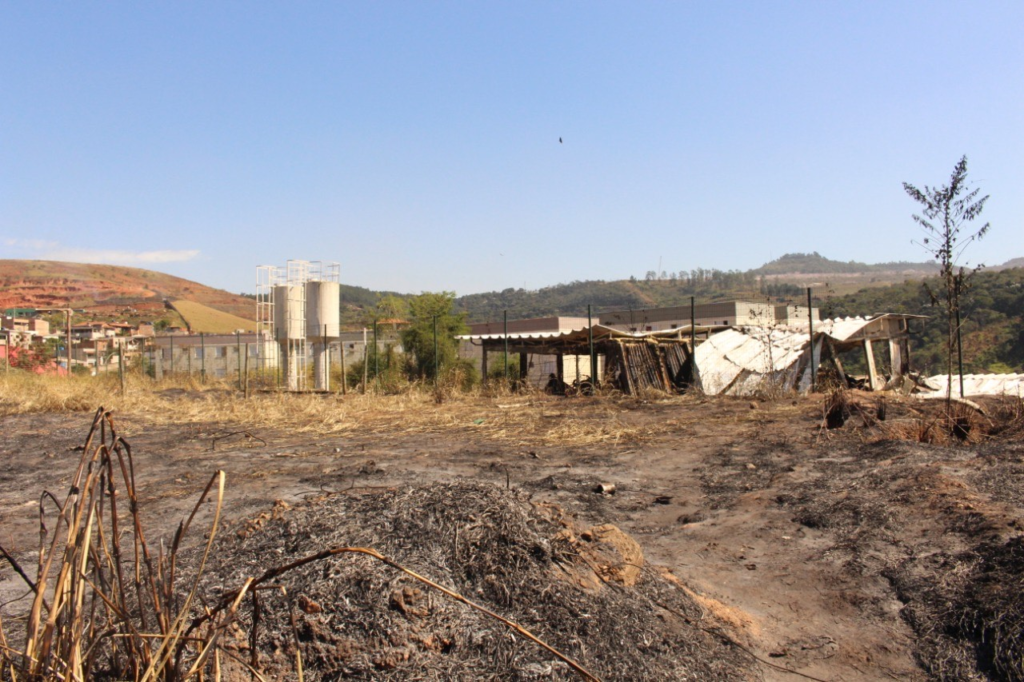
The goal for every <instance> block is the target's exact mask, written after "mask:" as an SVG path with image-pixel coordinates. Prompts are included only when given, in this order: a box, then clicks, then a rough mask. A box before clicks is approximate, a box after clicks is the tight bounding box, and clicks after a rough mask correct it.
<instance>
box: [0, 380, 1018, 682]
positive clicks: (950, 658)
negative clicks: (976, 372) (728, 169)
mask: <svg viewBox="0 0 1024 682" xmlns="http://www.w3.org/2000/svg"><path fill="white" fill-rule="evenodd" d="M854 398H855V400H853V402H854V404H856V403H857V400H858V399H856V396H854ZM181 399H182V400H188V399H189V396H187V395H185V396H182V398H181ZM513 400H514V402H513V401H511V400H509V399H508V398H504V399H486V400H483V399H481V400H477V401H476V402H473V403H472V404H465V405H463V406H458V405H456V406H450V405H447V406H442V407H438V408H436V409H438V410H447V412H446V413H445V419H444V421H443V422H441V421H439V422H438V423H437V424H435V425H426V426H424V425H423V423H422V421H421V422H417V423H416V428H415V429H412V428H404V427H403V424H402V422H401V421H400V420H397V419H396V420H393V421H392V422H391V424H390V428H389V427H388V426H387V425H384V426H379V425H374V426H372V427H367V426H365V425H360V424H352V425H351V426H350V427H348V428H345V429H344V430H341V431H335V432H329V431H326V432H319V433H318V432H309V431H296V430H294V429H290V428H285V427H284V426H275V425H273V424H272V423H264V424H251V423H246V422H243V421H233V420H231V419H222V420H209V421H205V422H194V423H191V424H188V425H175V424H169V423H166V422H161V421H159V420H155V419H153V418H152V417H150V416H147V415H145V414H134V413H130V412H129V413H125V414H123V415H118V416H117V418H118V419H119V423H120V425H121V429H122V435H124V436H125V438H127V439H128V440H129V441H130V442H131V444H132V446H133V449H134V452H135V457H136V467H137V472H138V473H137V475H138V479H139V488H140V491H141V495H142V500H141V501H142V504H143V508H144V515H145V516H146V517H147V518H148V519H149V520H150V521H151V523H152V524H153V527H154V529H153V531H152V532H151V535H153V534H156V535H159V534H160V533H170V532H171V531H173V528H174V527H175V526H176V524H177V522H178V520H179V519H180V518H181V517H182V515H184V514H186V513H187V511H188V510H189V509H190V508H191V505H192V503H193V502H194V499H195V497H196V495H197V494H198V491H199V490H200V489H201V488H202V485H203V484H204V482H205V481H206V480H207V479H208V477H209V475H210V473H212V472H213V471H214V470H216V469H218V468H220V469H224V470H226V471H227V473H228V500H227V505H226V509H225V515H226V518H227V524H226V526H225V530H224V533H223V536H222V539H223V540H224V544H223V545H220V546H219V548H218V550H217V554H216V555H215V558H216V560H215V566H214V567H213V568H212V569H211V571H210V572H209V573H208V574H207V580H208V583H207V589H209V590H210V591H211V592H213V593H216V592H217V591H218V590H225V589H232V588H233V587H236V586H237V585H235V584H234V583H235V582H236V581H237V580H238V579H239V578H240V577H241V576H242V575H251V574H253V573H256V572H258V571H259V570H260V569H261V568H266V567H269V566H270V565H277V564H279V563H284V562H285V561H287V560H288V558H291V557H297V556H303V555H307V554H310V553H312V552H314V551H318V550H320V549H323V548H324V547H326V546H328V545H332V544H338V545H342V544H347V545H350V544H354V543H356V542H359V543H366V544H370V545H373V546H374V547H375V548H376V549H378V550H379V551H381V552H383V553H384V554H385V555H389V556H391V557H392V558H393V559H395V560H396V561H398V562H399V563H404V562H409V563H410V564H413V565H415V567H416V568H415V570H417V571H418V572H422V573H424V574H426V575H428V577H431V578H435V579H437V580H438V581H439V582H442V583H446V584H448V585H449V586H450V587H452V588H454V589H456V591H459V592H461V593H463V594H464V595H465V596H466V597H467V598H470V599H481V600H483V601H485V602H486V603H487V604H488V605H489V606H490V607H491V608H493V609H494V610H495V611H496V612H498V613H501V614H502V615H505V616H508V617H511V618H512V619H513V620H518V621H520V623H521V624H522V625H523V626H524V627H527V628H528V629H530V630H536V634H538V635H541V636H542V637H543V638H545V639H549V640H550V643H552V645H554V646H555V647H556V648H559V649H564V650H565V653H567V654H570V655H572V656H575V657H578V658H579V659H580V662H581V663H583V662H585V663H586V665H588V666H590V667H592V668H593V672H595V673H596V674H598V675H600V676H602V677H608V678H610V679H630V678H632V679H643V678H647V679H654V678H667V679H684V678H685V679H693V678H695V677H696V678H714V677H716V676H717V677H719V678H722V679H724V678H726V677H732V678H735V677H736V676H743V675H753V676H760V677H762V678H764V679H771V680H776V679H778V680H782V679H794V678H793V677H792V675H790V674H789V673H786V672H783V671H782V670H780V668H781V669H790V670H794V671H799V672H800V673H803V674H805V675H810V676H812V677H815V678H819V679H829V680H839V679H844V680H852V679H879V678H887V679H927V678H936V679H970V678H981V679H984V678H990V679H1021V676H1022V671H1021V670H1020V660H1021V651H1020V649H1019V646H1020V644H1019V639H1020V638H1019V634H1018V635H1016V636H1014V633H1019V632H1020V631H1021V627H1022V620H1021V619H1022V615H1021V613H1022V607H1021V602H1020V594H1021V593H1022V592H1024V585H1022V583H1021V580H1022V578H1021V576H1022V571H1021V556H1022V550H1021V545H1020V542H1021V540H1020V537H1021V532H1022V528H1024V526H1022V523H1024V515H1022V509H1021V504H1022V501H1024V444H1022V441H1021V436H1020V430H1019V429H1014V428H1010V429H1004V430H1003V431H1002V432H1000V433H998V434H996V435H995V436H993V437H988V436H987V435H986V432H994V431H995V430H996V429H994V428H988V429H987V430H986V428H983V427H984V423H983V422H984V420H982V421H981V422H979V426H978V427H977V428H976V429H974V430H973V431H972V435H971V439H970V440H971V442H969V443H966V444H954V443H949V442H948V439H947V442H946V443H944V444H930V443H920V442H910V441H908V440H906V438H907V437H908V434H914V433H919V434H920V433H924V432H926V431H928V430H929V429H932V430H934V428H933V426H932V425H933V424H934V423H935V414H936V411H938V410H940V409H941V407H942V405H941V403H929V404H922V403H920V402H918V401H908V400H899V399H895V398H894V399H891V400H890V401H889V402H888V404H887V410H886V415H885V416H886V420H885V421H884V422H879V421H878V420H877V418H871V413H872V412H873V410H871V407H872V405H873V400H874V399H873V398H870V397H864V398H861V399H859V400H860V403H861V404H862V405H863V406H864V409H863V410H862V411H861V412H858V411H857V410H856V409H855V410H854V411H853V412H852V417H851V419H850V420H849V421H848V422H847V424H846V425H845V426H844V427H843V428H841V429H837V430H832V431H828V430H825V429H822V428H821V426H822V424H823V417H824V410H823V399H822V398H821V397H820V396H818V397H808V398H797V399H793V398H787V399H784V400H777V401H773V402H771V401H769V402H761V401H757V402H753V403H751V402H750V401H749V400H737V399H719V400H704V401H698V400H693V399H671V400H664V401H651V402H643V401H637V400H609V399H607V398H577V399H561V398H552V397H547V396H535V397H527V398H514V399H513ZM986 407H987V408H988V414H989V415H992V414H994V413H995V412H997V411H998V408H999V406H997V405H996V406H993V405H988V406H986ZM422 409H423V410H425V411H426V410H430V409H432V408H431V406H430V404H429V403H424V405H423V407H422ZM513 411H515V412H516V413H517V416H516V418H515V419H516V420H518V421H515V420H513V419H512V418H511V417H510V416H509V414H510V413H511V412H513ZM531 415H532V416H531ZM88 421H89V416H88V415H87V414H85V413H61V414H53V413H44V414H32V415H12V416H7V417H3V418H2V421H0V427H2V428H3V430H4V433H5V439H4V441H3V444H2V445H0V480H2V482H3V483H2V486H0V517H2V519H3V523H2V524H0V527H2V530H0V534H2V537H0V544H2V545H3V546H4V547H5V548H7V549H8V550H10V551H12V553H13V554H14V555H16V556H17V557H19V559H21V560H22V563H23V564H25V565H32V564H33V548H34V547H35V546H36V543H37V542H38V500H39V492H40V491H41V490H43V489H49V490H52V491H54V492H60V491H61V490H62V487H63V486H66V484H67V480H68V478H69V476H70V474H71V469H72V468H73V466H74V462H75V461H76V460H77V454H76V453H75V452H74V451H73V450H72V448H74V447H75V446H76V445H79V444H80V443H81V441H82V437H83V435H84V431H85V430H86V429H87V426H88ZM489 425H494V426H493V430H491V431H488V430H487V427H488V426H489ZM527 427H528V428H527ZM577 434H582V436H580V437H579V438H577V439H576V440H574V436H576V435H577ZM926 435H927V434H926ZM927 439H932V436H928V438H925V440H927ZM612 486H614V488H612ZM599 491H600V492H599ZM275 504H276V506H275ZM556 508H557V509H561V510H563V512H559V514H560V515H556V516H552V515H551V513H549V512H545V511H544V510H545V509H546V510H549V511H550V510H552V509H556ZM495 515H497V516H495ZM205 518H206V517H203V518H201V519H200V520H204V519H205ZM557 518H561V519H563V520H564V522H565V523H567V524H569V525H570V526H571V528H572V529H574V530H572V533H573V534H574V535H575V537H576V538H577V539H578V538H579V536H580V534H581V533H582V531H583V530H585V529H587V528H591V527H594V526H600V525H602V524H615V525H616V526H618V527H619V528H621V529H622V530H623V531H625V533H627V534H628V535H629V536H631V537H632V538H634V539H635V540H636V541H637V542H638V543H639V545H640V546H641V547H642V549H643V554H644V557H645V564H644V565H645V568H644V569H643V572H642V575H641V579H640V581H639V582H638V583H637V585H636V586H633V587H628V588H627V587H622V586H618V585H610V584H605V583H603V582H602V583H601V584H602V585H604V587H603V588H601V589H599V590H597V591H593V590H591V591H588V590H586V589H582V588H581V587H579V586H578V585H574V584H573V583H572V581H571V580H567V579H566V576H567V575H569V573H571V571H570V572H568V573H567V571H566V570H563V569H562V568H559V567H560V566H562V567H569V568H573V567H577V568H578V567H579V561H578V559H575V558H574V554H573V551H572V550H571V549H565V548H563V549H562V550H559V542H560V541H559V540H555V539H553V538H555V536H557V535H558V532H559V530H560V529H561V530H565V529H566V526H564V525H561V522H560V521H557V520H556V519H557ZM254 519H262V520H260V521H258V522H256V521H254ZM499 521H500V522H499ZM254 524H255V526H254ZM455 535H457V536H458V541H457V542H456V540H455V537H454V536H455ZM200 540H201V538H200ZM573 570H575V569H573ZM666 570H667V571H669V572H668V573H666V572H665V571H666ZM489 576H490V578H489ZM281 584H284V585H286V587H287V588H288V594H289V598H290V600H291V602H290V603H291V605H292V606H291V607H290V608H291V611H289V610H288V609H287V608H285V606H286V605H287V604H288V603H289V602H288V600H287V599H285V598H284V597H275V596H272V595H271V594H270V592H267V593H264V594H261V599H263V600H264V602H265V603H266V605H267V609H268V610H267V611H266V613H267V614H270V612H271V609H270V607H271V606H275V608H278V607H280V608H282V609H283V610H281V611H279V612H278V615H276V616H271V615H267V617H266V621H265V622H264V624H263V626H262V628H261V630H260V632H261V634H260V635H259V637H260V640H259V642H260V647H259V652H260V656H259V661H260V665H264V666H267V670H271V671H277V672H280V670H281V669H282V668H281V667H280V666H284V665H285V661H286V660H290V659H289V658H288V657H289V654H290V653H292V652H293V650H292V649H291V648H290V647H293V646H294V642H295V637H296V635H295V633H296V632H298V633H299V641H300V642H302V643H303V646H304V647H305V648H304V649H303V653H304V656H306V658H307V660H308V661H317V663H316V664H315V665H314V667H313V668H312V670H313V671H314V672H313V673H311V672H310V671H309V670H307V673H309V674H316V675H321V676H322V677H323V678H330V677H332V676H335V677H336V676H341V675H345V674H348V675H354V676H357V677H359V676H361V677H372V676H383V675H388V676H392V677H395V678H417V679H420V678H430V677H434V678H441V677H459V676H462V677H464V678H477V677H487V676H489V675H491V676H494V675H506V674H508V671H513V670H514V671H516V672H515V674H517V675H519V676H520V678H522V679H531V676H532V677H540V676H546V675H549V674H551V675H555V676H561V677H567V676H569V674H570V671H569V670H568V669H567V668H566V667H565V666H564V664H562V663H559V662H557V661H556V660H554V659H553V658H552V657H551V656H550V655H547V654H545V653H544V652H543V651H541V650H539V649H537V648H536V647H535V645H532V644H530V643H528V642H525V641H524V640H523V639H522V638H521V637H519V636H518V635H515V636H513V635H512V633H511V631H509V630H507V629H503V628H502V627H501V626H500V625H499V624H498V623H497V622H495V621H491V620H488V619H486V618H484V617H482V616H480V615H479V614H477V613H475V612H472V611H471V610H469V609H467V608H466V607H465V606H464V605H462V604H458V603H455V602H450V601H448V600H446V599H445V598H443V597H441V596H439V595H438V594H435V593H431V592H430V590H429V589H426V588H424V587H423V586H419V585H415V584H413V583H412V582H410V581H409V580H408V578H407V577H403V576H402V575H401V574H399V573H396V572H395V571H393V570H392V569H390V568H388V567H386V566H381V565H374V564H373V563H372V562H371V561H370V560H368V559H365V558H354V557H341V558H334V559H332V560H331V561H330V562H325V563H321V564H317V565H316V566H313V565H310V566H309V567H308V570H304V571H301V572H296V573H294V574H291V575H288V576H283V577H282V578H281ZM417 590H419V591H418V592H417ZM25 592H26V590H25V588H24V586H23V585H22V583H21V582H20V579H18V578H17V576H15V575H13V573H12V572H11V571H10V569H9V567H7V566H6V565H4V566H2V567H0V602H2V603H3V606H2V608H3V612H2V613H3V617H4V624H5V628H11V627H16V621H15V620H12V618H14V617H15V616H16V614H18V613H19V612H20V611H19V609H20V610H23V609H24V607H25V599H24V594H25ZM209 598H210V599H214V598H215V597H214V596H212V595H211V596H209ZM275 600H276V602H275ZM671 600H677V601H671ZM678 600H681V601H678ZM666 606H667V607H668V608H666ZM318 609H319V610H318ZM288 613H292V614H294V615H295V617H296V626H295V628H293V627H292V625H291V622H290V616H287V614H288ZM582 614H587V615H589V616H590V618H584V617H583V616H582ZM702 616H703V620H701V617H702ZM245 617H246V618H248V617H249V616H248V615H246V616H245ZM273 618H287V620H278V621H275V620H273ZM687 620H689V621H691V622H687ZM725 638H728V639H729V640H732V641H733V642H735V643H736V644H737V645H741V646H742V647H743V649H741V648H740V647H739V646H736V645H732V644H727V643H726V639H725ZM239 645H240V646H241V643H239ZM744 649H748V650H750V651H751V652H752V653H753V654H755V655H756V656H757V657H758V658H760V659H762V660H763V661H766V662H768V663H770V664H772V665H773V666H776V667H769V666H768V665H765V664H764V663H760V662H756V661H755V660H754V659H753V658H751V656H750V655H748V654H746V653H744ZM240 651H241V649H240ZM474 652H475V653H474ZM494 661H498V662H499V664H500V665H503V666H505V667H504V668H493V667H487V666H493V665H495V663H494ZM499 670H500V671H502V672H500V673H499V672H498V671H499ZM630 671H632V672H630ZM311 679H312V678H311Z"/></svg>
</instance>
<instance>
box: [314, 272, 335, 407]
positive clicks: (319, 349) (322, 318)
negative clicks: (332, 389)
mask: <svg viewBox="0 0 1024 682" xmlns="http://www.w3.org/2000/svg"><path fill="white" fill-rule="evenodd" d="M340 333H341V285H340V284H338V283H337V282H323V281H310V282H306V338H308V339H309V340H310V341H312V342H313V348H312V350H313V385H314V387H315V388H316V390H318V391H326V390H328V388H329V386H330V371H331V368H330V362H329V361H328V357H327V345H328V344H329V343H330V342H331V339H337V338H338V336H339V335H340Z"/></svg>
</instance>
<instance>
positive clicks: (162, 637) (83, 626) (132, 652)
mask: <svg viewBox="0 0 1024 682" xmlns="http://www.w3.org/2000/svg"><path fill="white" fill-rule="evenodd" d="M223 496H224V473H223V472H217V473H216V474H215V475H214V476H213V478H211V480H210V483H209V484H208V485H207V486H206V489H205V490H204V491H203V493H202V495H200V498H199V501H198V502H197V503H196V506H195V508H194V509H193V511H192V513H191V515H190V516H189V517H188V519H187V520H186V521H184V522H183V523H182V524H180V525H179V526H178V531H177V533H176V534H175V536H174V539H173V542H172V543H171V545H170V547H168V548H167V549H166V551H165V549H164V547H163V545H161V546H160V548H159V550H154V549H152V548H151V547H150V545H149V544H148V543H147V541H146V538H145V534H144V532H143V526H142V522H141V519H140V516H139V506H138V499H137V497H136V491H135V470H134V465H133V461H132V455H131V448H130V447H129V446H128V444H127V442H125V441H124V440H123V439H122V438H120V437H119V436H118V435H117V432H116V430H115V429H114V422H113V420H112V418H111V415H110V413H109V412H106V411H105V410H103V409H102V408H100V409H99V410H97V412H96V417H95V419H94V420H93V425H92V428H91V429H90V431H89V435H88V437H87V438H86V441H85V445H84V446H83V448H82V457H81V459H80V460H79V464H78V468H77V470H76V472H75V475H74V477H73V479H72V483H71V486H70V488H69V490H68V494H67V496H66V497H65V498H64V500H58V499H57V498H56V497H55V496H53V495H51V494H49V493H44V494H43V495H42V497H41V498H40V531H41V532H40V543H39V553H38V561H37V565H36V567H35V577H34V578H31V577H30V576H29V573H28V571H26V570H25V569H23V568H22V567H21V566H20V565H19V563H18V562H17V560H15V558H14V557H13V556H12V555H11V554H10V553H9V552H8V551H7V550H6V549H4V548H3V547H2V546H0V554H2V555H3V558H4V559H6V561H7V563H9V564H10V565H11V567H12V568H13V569H14V570H15V572H17V573H18V575H20V576H21V577H22V579H23V580H24V581H25V582H26V584H27V585H28V587H29V588H30V589H31V591H32V593H33V599H32V606H31V608H30V610H29V613H28V615H27V618H26V620H25V630H24V633H25V634H24V636H23V637H22V638H17V639H16V638H15V637H14V635H9V634H8V632H7V631H6V630H5V628H4V625H5V624H4V623H3V622H0V670H2V672H0V677H3V678H5V679H10V680H14V681H16V680H42V681H50V680H87V679H93V678H94V677H96V676H97V675H98V674H99V675H102V676H106V677H109V678H111V679H135V680H155V679H168V680H170V679H187V678H189V677H191V676H192V675H193V674H194V673H195V672H196V671H197V670H202V669H203V668H204V667H205V666H206V662H207V661H208V658H209V655H210V653H212V651H214V649H213V647H214V645H215V643H216V641H217V639H218V638H219V636H220V634H221V630H222V627H223V625H225V624H226V622H227V621H229V620H230V619H231V618H232V617H233V615H234V607H237V603H236V604H235V605H233V607H232V608H231V609H225V610H224V611H223V613H222V614H220V617H219V618H217V619H214V620H213V621H212V623H211V625H210V627H208V628H205V629H204V630H202V631H196V632H195V633H194V634H193V635H190V634H189V633H188V632H187V631H186V628H187V627H188V625H189V617H190V614H191V611H192V608H193V605H194V600H195V598H196V586H197V584H198V577H196V578H194V579H193V582H192V584H191V586H187V587H185V588H181V587H180V586H178V585H177V584H176V574H177V572H178V569H177V554H178V549H179V547H180V546H181V541H182V539H183V538H184V536H185V535H186V533H187V532H188V529H189V527H190V526H191V525H192V522H193V520H195V518H196V515H197V512H198V511H199V510H200V508H201V506H202V504H203V503H204V502H205V501H206V500H207V499H208V498H211V501H212V498H213V497H215V498H216V505H215V507H214V512H213V522H212V525H211V527H210V529H209V531H208V532H207V538H208V539H207V543H206V547H205V551H204V552H203V554H202V558H201V560H200V562H199V570H198V573H202V566H203V565H204V564H205V563H206V560H207V558H208V556H209V552H210V547H211V546H212V543H213V540H214V538H215V537H216V531H217V526H218V523H219V520H220V513H221V508H222V503H223ZM119 501H120V503H119ZM50 503H52V506H51V504H50ZM48 511H49V513H47V512H48ZM50 515H55V518H49V519H48V518H47V516H50ZM47 521H49V523H50V524H51V525H49V526H48V525H47ZM48 528H49V529H52V530H49V532H48ZM126 540H127V542H126ZM247 586H248V585H246V587H247ZM244 589H245V588H243V594H244Z"/></svg>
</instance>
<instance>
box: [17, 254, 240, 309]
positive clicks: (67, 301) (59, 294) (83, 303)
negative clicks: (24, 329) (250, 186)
mask: <svg viewBox="0 0 1024 682" xmlns="http://www.w3.org/2000/svg"><path fill="white" fill-rule="evenodd" d="M165 299H168V300H178V299H185V300H188V301H195V302H196V303H202V304H203V305H207V306H209V307H211V308H215V309H217V310H221V311H223V312H226V313H231V314H232V315H238V316H239V317H244V318H246V319H250V320H251V319H254V318H255V308H256V306H255V304H254V302H253V301H252V300H251V299H247V298H245V297H243V296H239V295H237V294H232V293H230V292H227V291H223V290H221V289H213V288H211V287H208V286H205V285H203V284H199V283H197V282H192V281H189V280H187V279H182V278H180V277H173V276H171V275H166V274H164V273H161V272H154V271H152V270H144V269H142V268H127V267H122V266H118V265H89V264H85V263H65V262H60V261H40V260H0V310H3V309H7V308H49V307H67V306H70V307H72V308H89V309H96V308H105V307H109V306H119V307H135V308H151V307H152V308H157V307H161V308H162V307H163V301H164V300H165Z"/></svg>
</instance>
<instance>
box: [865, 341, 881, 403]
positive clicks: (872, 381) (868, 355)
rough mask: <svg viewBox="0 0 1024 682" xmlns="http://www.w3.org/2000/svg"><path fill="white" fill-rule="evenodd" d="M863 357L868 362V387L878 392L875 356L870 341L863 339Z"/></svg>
mask: <svg viewBox="0 0 1024 682" xmlns="http://www.w3.org/2000/svg"><path fill="white" fill-rule="evenodd" d="M864 357H865V359H866V360H867V361H868V387H869V388H870V389H871V390H872V391H876V390H878V377H877V375H876V374H875V354H874V352H872V350H871V339H864Z"/></svg>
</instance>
